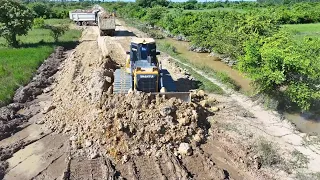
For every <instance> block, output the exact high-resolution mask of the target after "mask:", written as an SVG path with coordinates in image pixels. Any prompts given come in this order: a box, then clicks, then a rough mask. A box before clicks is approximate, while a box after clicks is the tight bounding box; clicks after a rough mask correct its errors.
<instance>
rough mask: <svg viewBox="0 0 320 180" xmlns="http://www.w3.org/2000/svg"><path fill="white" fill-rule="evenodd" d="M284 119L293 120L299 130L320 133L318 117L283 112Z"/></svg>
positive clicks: (319, 118) (319, 119)
mask: <svg viewBox="0 0 320 180" xmlns="http://www.w3.org/2000/svg"><path fill="white" fill-rule="evenodd" d="M284 116H285V118H286V119H288V120H290V121H291V122H293V123H294V124H295V125H296V127H297V128H298V129H299V131H301V132H305V133H316V134H318V135H320V117H319V116H318V117H310V115H308V114H298V113H292V114H291V113H284Z"/></svg>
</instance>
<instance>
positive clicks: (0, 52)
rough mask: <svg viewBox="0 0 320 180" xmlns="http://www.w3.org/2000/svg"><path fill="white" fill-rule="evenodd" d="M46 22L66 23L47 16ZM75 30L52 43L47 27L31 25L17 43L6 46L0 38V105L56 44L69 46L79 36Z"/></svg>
mask: <svg viewBox="0 0 320 180" xmlns="http://www.w3.org/2000/svg"><path fill="white" fill-rule="evenodd" d="M46 23H47V24H51V25H52V24H59V23H69V21H68V20H57V19H50V20H46ZM80 35H81V32H80V31H78V30H72V29H71V30H68V31H67V32H66V33H65V34H64V35H63V36H62V37H60V38H59V39H60V42H59V43H55V42H54V40H53V38H52V37H51V36H50V31H49V30H47V29H32V30H30V32H29V33H28V35H26V36H20V37H18V39H19V41H20V44H21V47H20V48H8V47H6V46H5V40H4V39H3V38H0V106H2V105H5V104H7V103H9V102H10V101H11V99H12V96H13V95H14V91H15V90H16V89H17V88H18V87H19V86H21V85H25V84H26V83H28V81H29V80H30V79H31V77H32V76H33V74H34V72H35V71H36V70H37V68H38V67H39V66H40V65H41V63H42V62H43V61H44V60H45V59H46V58H47V57H48V56H49V55H50V54H51V53H52V52H53V50H54V48H55V47H56V46H58V45H62V46H68V47H70V46H72V45H74V44H75V42H76V41H77V40H78V38H79V37H80Z"/></svg>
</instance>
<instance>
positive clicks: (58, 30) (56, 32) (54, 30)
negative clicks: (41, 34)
mask: <svg viewBox="0 0 320 180" xmlns="http://www.w3.org/2000/svg"><path fill="white" fill-rule="evenodd" d="M45 28H46V29H49V30H50V35H51V36H52V37H53V39H54V42H58V41H59V37H61V36H62V35H63V34H64V33H65V32H66V31H67V30H68V29H69V27H68V26H67V25H60V26H52V25H46V26H45Z"/></svg>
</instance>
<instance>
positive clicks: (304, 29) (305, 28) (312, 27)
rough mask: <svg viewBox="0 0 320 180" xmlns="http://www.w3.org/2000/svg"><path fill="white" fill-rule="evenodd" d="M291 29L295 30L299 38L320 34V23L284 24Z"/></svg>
mask: <svg viewBox="0 0 320 180" xmlns="http://www.w3.org/2000/svg"><path fill="white" fill-rule="evenodd" d="M283 27H285V28H287V29H288V30H290V31H293V32H294V34H295V36H296V38H297V39H303V38H304V37H305V36H308V37H319V36H320V23H317V24H287V25H283Z"/></svg>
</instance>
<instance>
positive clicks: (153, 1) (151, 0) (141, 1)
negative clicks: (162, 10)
mask: <svg viewBox="0 0 320 180" xmlns="http://www.w3.org/2000/svg"><path fill="white" fill-rule="evenodd" d="M136 3H137V4H138V5H139V6H142V7H155V6H157V5H159V6H168V5H169V2H168V1H167V0H136Z"/></svg>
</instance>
